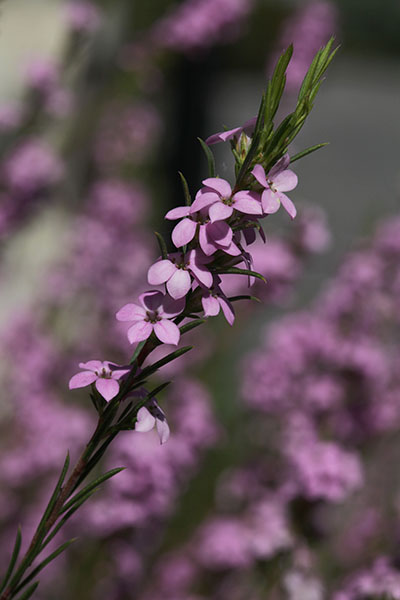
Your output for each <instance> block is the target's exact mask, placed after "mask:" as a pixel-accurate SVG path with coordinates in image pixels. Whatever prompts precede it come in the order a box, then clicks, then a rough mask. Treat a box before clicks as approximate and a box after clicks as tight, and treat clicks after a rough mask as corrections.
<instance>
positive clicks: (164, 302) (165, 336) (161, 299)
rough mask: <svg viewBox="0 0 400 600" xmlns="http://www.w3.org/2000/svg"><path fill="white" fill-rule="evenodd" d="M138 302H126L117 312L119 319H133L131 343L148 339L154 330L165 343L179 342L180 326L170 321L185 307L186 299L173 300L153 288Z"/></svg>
mask: <svg viewBox="0 0 400 600" xmlns="http://www.w3.org/2000/svg"><path fill="white" fill-rule="evenodd" d="M139 302H140V304H141V305H142V306H139V305H138V304H133V303H131V304H125V306H123V307H122V308H121V309H120V310H119V311H118V312H117V314H116V317H117V319H118V321H133V322H134V324H133V325H132V327H130V329H128V339H129V341H130V343H131V344H133V343H134V342H142V341H143V340H147V338H148V337H150V335H151V334H152V332H153V331H154V333H155V335H156V336H157V337H158V339H159V340H160V342H163V343H164V344H174V345H175V346H176V345H177V344H178V343H179V338H180V331H179V327H178V326H177V325H176V324H175V323H173V322H172V321H170V319H173V318H174V317H176V316H177V315H179V313H181V312H182V311H183V309H184V307H185V300H184V299H183V298H182V299H181V300H173V299H172V298H170V297H169V296H168V295H165V296H164V294H163V293H162V292H159V291H157V290H153V291H150V292H144V294H141V295H140V296H139Z"/></svg>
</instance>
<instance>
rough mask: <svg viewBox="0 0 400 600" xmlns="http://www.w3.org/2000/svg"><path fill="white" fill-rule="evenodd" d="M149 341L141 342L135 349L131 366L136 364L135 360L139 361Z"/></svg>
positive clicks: (130, 362)
mask: <svg viewBox="0 0 400 600" xmlns="http://www.w3.org/2000/svg"><path fill="white" fill-rule="evenodd" d="M146 342H147V340H144V341H143V342H139V343H138V345H137V346H136V348H135V352H134V353H133V354H132V358H131V360H130V361H129V364H130V365H133V363H134V362H135V360H136V359H137V357H138V356H139V354H140V353H141V351H142V350H143V348H144V346H145V344H146Z"/></svg>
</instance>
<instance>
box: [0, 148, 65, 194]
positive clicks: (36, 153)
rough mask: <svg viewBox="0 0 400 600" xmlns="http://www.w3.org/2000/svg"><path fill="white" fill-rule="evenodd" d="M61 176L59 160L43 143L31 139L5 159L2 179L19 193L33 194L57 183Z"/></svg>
mask: <svg viewBox="0 0 400 600" xmlns="http://www.w3.org/2000/svg"><path fill="white" fill-rule="evenodd" d="M62 174H63V164H62V162H61V160H60V158H59V157H58V156H57V155H56V154H55V153H54V152H53V150H52V148H50V147H49V146H48V145H47V144H46V143H45V142H44V141H42V140H40V139H36V138H31V139H29V140H27V141H25V142H22V143H21V145H19V146H17V147H16V148H15V149H14V150H13V152H12V153H11V154H10V155H9V156H8V157H6V160H5V163H4V179H5V181H6V183H7V184H8V186H9V187H10V188H11V189H12V190H14V191H16V192H20V193H25V194H33V193H36V192H39V191H40V190H42V189H43V188H46V187H48V186H50V185H54V184H56V183H58V181H59V180H60V179H61V177H62Z"/></svg>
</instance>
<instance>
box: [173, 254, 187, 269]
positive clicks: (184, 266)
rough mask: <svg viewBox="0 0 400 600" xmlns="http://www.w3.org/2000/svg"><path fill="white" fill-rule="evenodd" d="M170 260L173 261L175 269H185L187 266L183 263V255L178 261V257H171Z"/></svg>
mask: <svg viewBox="0 0 400 600" xmlns="http://www.w3.org/2000/svg"><path fill="white" fill-rule="evenodd" d="M171 260H172V262H173V263H174V265H175V266H176V268H177V269H184V270H185V269H186V268H187V264H186V263H185V261H184V258H183V256H182V258H181V259H180V262H178V259H176V258H172V259H171Z"/></svg>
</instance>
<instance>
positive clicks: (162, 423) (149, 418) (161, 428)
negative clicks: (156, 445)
mask: <svg viewBox="0 0 400 600" xmlns="http://www.w3.org/2000/svg"><path fill="white" fill-rule="evenodd" d="M136 418H137V421H136V424H135V431H140V432H142V433H147V432H148V431H151V430H152V429H153V427H154V426H156V429H157V433H158V437H159V438H160V444H165V442H166V441H167V440H168V439H169V435H170V430H169V426H168V423H167V418H166V416H165V413H164V411H163V410H161V408H160V407H159V405H158V404H157V402H156V401H155V400H151V401H150V402H147V403H146V406H142V407H141V408H139V410H138V413H137V417H136Z"/></svg>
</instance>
